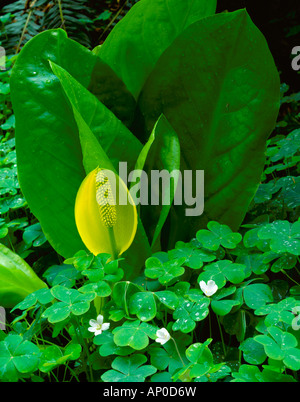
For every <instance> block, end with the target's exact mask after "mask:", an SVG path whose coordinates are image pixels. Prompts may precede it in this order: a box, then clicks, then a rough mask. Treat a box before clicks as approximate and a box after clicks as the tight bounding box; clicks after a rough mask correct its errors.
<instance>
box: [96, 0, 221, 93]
mask: <svg viewBox="0 0 300 402" xmlns="http://www.w3.org/2000/svg"><path fill="white" fill-rule="evenodd" d="M216 5H217V1H216V0H185V1H182V0H141V1H139V2H138V3H137V4H135V5H134V6H133V7H132V8H131V9H130V11H129V12H128V13H127V14H126V16H125V17H124V18H122V20H121V21H120V22H119V23H118V24H117V25H116V26H115V27H114V29H113V30H112V32H111V33H110V34H109V36H108V37H107V39H106V40H105V42H104V44H103V45H102V46H101V47H100V49H99V51H98V54H99V55H100V57H101V59H102V60H104V61H105V62H106V63H107V64H108V65H109V66H110V67H111V68H112V69H113V70H114V71H115V72H116V73H117V75H118V76H119V77H120V78H121V79H122V81H123V82H124V83H125V85H126V86H127V88H128V89H129V91H130V92H131V93H132V94H133V95H134V97H135V98H137V97H138V95H139V93H140V91H141V89H142V87H143V84H144V82H145V81H146V79H147V77H148V75H149V74H150V72H151V71H152V69H153V67H154V66H155V63H156V62H157V60H158V59H159V57H160V55H161V54H162V53H163V52H164V50H165V49H167V47H168V46H169V45H170V44H171V43H172V42H173V41H174V39H175V38H176V37H177V36H178V35H179V34H180V33H181V32H182V31H183V30H184V29H185V28H186V27H188V26H189V25H190V24H192V23H193V22H195V21H198V20H200V19H201V18H204V17H207V16H208V15H212V14H214V13H215V11H216Z"/></svg>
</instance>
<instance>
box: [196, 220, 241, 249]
mask: <svg viewBox="0 0 300 402" xmlns="http://www.w3.org/2000/svg"><path fill="white" fill-rule="evenodd" d="M207 228H208V229H209V230H206V229H202V230H199V231H198V232H197V234H196V237H197V240H198V241H199V242H200V243H201V244H202V245H203V247H205V248H207V249H208V250H213V251H216V250H218V248H219V247H220V246H223V247H225V248H229V249H234V248H235V247H236V246H237V244H238V243H239V242H240V241H241V240H242V235H241V234H240V233H235V232H232V230H231V229H230V227H229V226H227V225H221V224H220V223H218V222H215V221H211V222H209V223H208V224H207Z"/></svg>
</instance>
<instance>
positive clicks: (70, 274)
mask: <svg viewBox="0 0 300 402" xmlns="http://www.w3.org/2000/svg"><path fill="white" fill-rule="evenodd" d="M43 276H44V277H45V278H46V279H47V282H48V283H49V284H50V285H51V286H55V285H62V286H65V287H67V288H71V287H72V286H74V285H75V282H76V279H80V278H81V274H80V272H78V270H77V269H76V268H75V267H74V266H73V265H67V264H64V265H52V266H51V267H50V268H48V269H47V271H46V272H45V273H44V275H43Z"/></svg>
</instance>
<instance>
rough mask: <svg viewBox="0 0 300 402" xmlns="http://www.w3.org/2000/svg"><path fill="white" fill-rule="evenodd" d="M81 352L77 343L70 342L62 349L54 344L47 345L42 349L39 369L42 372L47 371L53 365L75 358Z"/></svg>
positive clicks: (52, 367) (53, 366)
mask: <svg viewBox="0 0 300 402" xmlns="http://www.w3.org/2000/svg"><path fill="white" fill-rule="evenodd" d="M80 353H81V346H80V345H78V344H71V345H69V346H67V347H66V350H65V351H64V353H63V351H62V350H61V349H60V348H59V347H58V346H56V345H51V346H48V347H47V348H46V349H44V350H43V352H42V354H41V357H40V362H39V370H41V371H42V372H43V373H48V372H49V371H51V370H53V369H54V368H55V367H57V366H59V365H61V364H64V363H65V362H66V361H67V360H76V359H78V358H79V356H80Z"/></svg>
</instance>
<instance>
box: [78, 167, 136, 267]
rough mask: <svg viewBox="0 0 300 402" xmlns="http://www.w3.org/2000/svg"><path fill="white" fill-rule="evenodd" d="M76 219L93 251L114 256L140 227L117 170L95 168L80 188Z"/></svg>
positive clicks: (84, 240) (122, 249) (134, 208)
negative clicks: (114, 171) (116, 172)
mask: <svg viewBox="0 0 300 402" xmlns="http://www.w3.org/2000/svg"><path fill="white" fill-rule="evenodd" d="M75 221H76V225H77V229H78V232H79V235H80V237H81V239H82V241H83V243H84V244H85V245H86V247H87V248H88V250H89V251H90V252H91V253H93V254H94V255H97V254H100V253H108V254H110V255H111V256H112V258H113V259H115V258H118V256H119V255H121V254H122V253H124V251H126V250H127V249H128V248H129V247H130V245H131V243H132V242H133V239H134V236H135V233H136V229H137V211H136V206H135V204H134V202H133V199H132V197H131V195H130V193H129V191H128V189H127V187H126V185H125V184H124V182H123V181H122V180H121V179H120V178H119V177H118V176H117V175H116V174H115V173H113V172H112V171H110V170H106V169H101V168H96V169H95V170H93V171H92V172H90V173H89V174H88V175H87V176H86V178H85V179H84V180H83V182H82V183H81V186H80V188H79V190H78V193H77V197H76V201H75Z"/></svg>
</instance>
